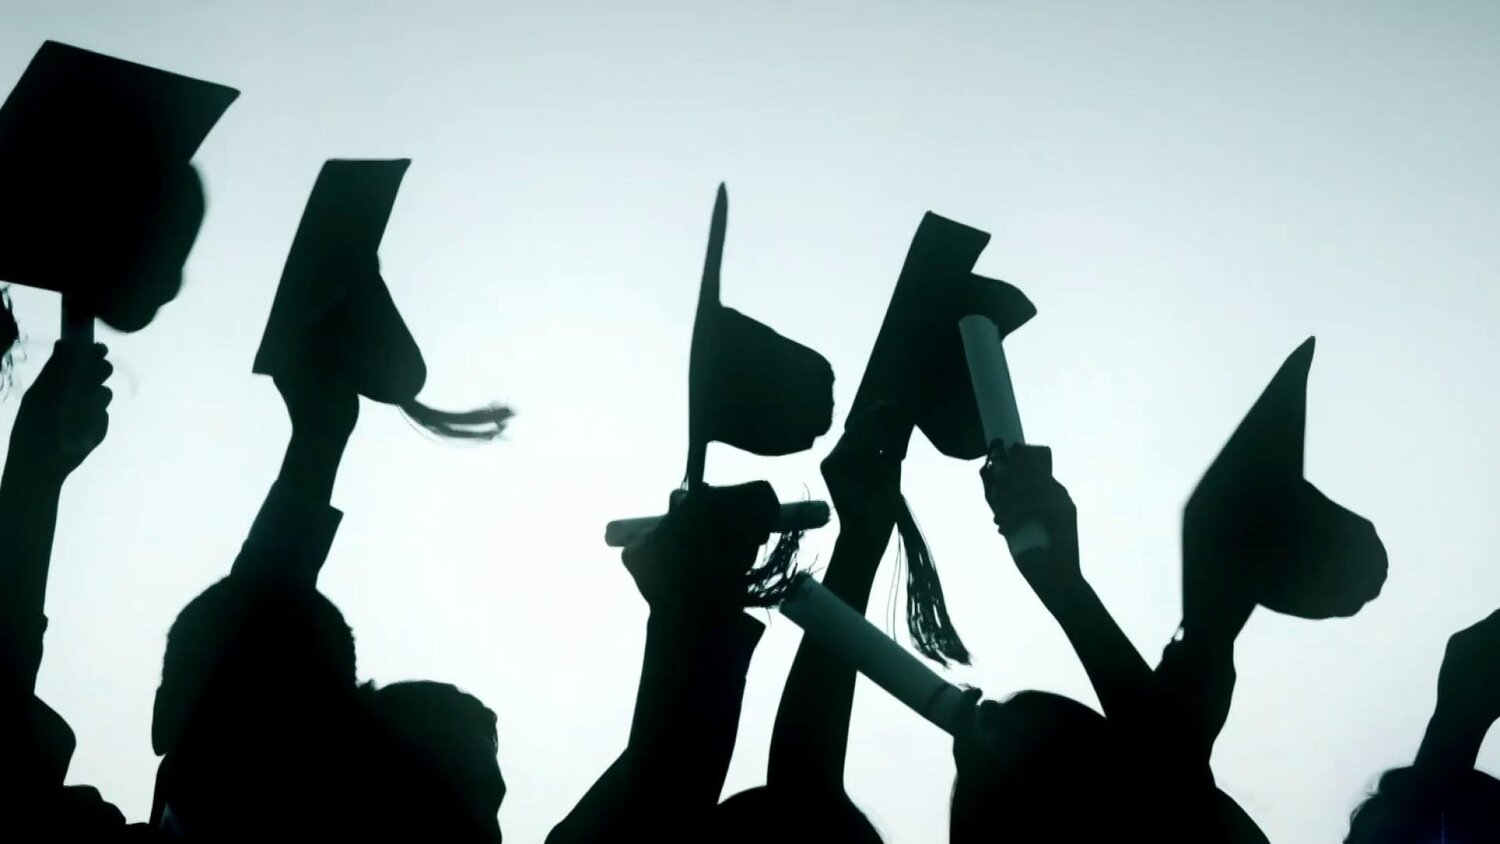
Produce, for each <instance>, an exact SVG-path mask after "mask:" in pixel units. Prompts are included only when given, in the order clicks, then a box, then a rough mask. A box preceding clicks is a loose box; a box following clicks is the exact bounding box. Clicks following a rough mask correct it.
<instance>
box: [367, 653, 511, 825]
mask: <svg viewBox="0 0 1500 844" xmlns="http://www.w3.org/2000/svg"><path fill="white" fill-rule="evenodd" d="M366 704H367V706H368V708H369V711H370V713H371V715H372V716H373V717H372V721H373V723H374V725H375V727H376V729H377V731H378V734H379V736H380V742H381V745H380V746H381V748H382V751H383V753H385V754H387V755H386V756H385V757H384V758H383V759H382V760H381V764H380V769H381V770H383V771H386V772H387V776H388V779H386V780H385V782H384V783H383V784H382V786H381V787H380V791H379V793H380V794H381V795H382V799H383V802H382V804H381V810H382V812H383V813H388V824H389V828H388V830H387V831H389V832H391V833H392V834H391V837H392V838H393V839H396V840H401V839H403V837H406V836H416V837H411V838H409V839H408V840H429V841H442V842H454V843H455V844H462V842H487V844H488V843H489V842H494V843H496V844H497V843H498V842H499V841H500V840H501V835H500V822H499V819H498V817H497V815H498V813H499V811H500V804H501V802H502V801H503V800H504V799H505V779H504V778H503V777H502V776H501V775H500V765H499V763H498V762H497V761H496V760H495V753H496V751H497V750H498V745H499V740H498V738H497V735H496V731H495V726H496V718H495V713H494V712H492V711H490V709H489V708H488V707H486V706H485V705H484V704H483V703H482V702H480V700H479V699H478V698H476V697H474V696H473V695H470V694H468V693H467V692H464V691H462V690H461V689H459V688H457V687H456V686H450V685H448V684H447V683H434V682H429V681H411V682H404V683H393V684H392V685H389V686H386V687H384V688H382V689H379V690H378V691H376V692H374V693H373V694H371V695H369V697H368V698H367V700H366Z"/></svg>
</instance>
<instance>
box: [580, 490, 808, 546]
mask: <svg viewBox="0 0 1500 844" xmlns="http://www.w3.org/2000/svg"><path fill="white" fill-rule="evenodd" d="M828 515H829V511H828V504H827V503H826V502H823V501H797V502H794V503H791V504H783V505H781V512H780V513H779V514H778V515H777V517H776V527H775V529H774V532H775V533H793V532H796V531H801V530H813V529H814V528H820V527H823V526H824V525H826V524H828ZM663 518H664V517H663V516H641V517H640V518H636V519H616V520H614V521H612V522H610V523H609V524H607V525H605V526H604V544H605V545H608V546H609V547H611V548H626V547H629V546H631V545H634V544H635V543H636V542H638V541H639V540H640V539H641V538H642V537H644V536H645V535H646V534H648V533H650V532H651V530H652V529H653V528H655V527H656V523H657V522H660V521H661V520H662V519H663Z"/></svg>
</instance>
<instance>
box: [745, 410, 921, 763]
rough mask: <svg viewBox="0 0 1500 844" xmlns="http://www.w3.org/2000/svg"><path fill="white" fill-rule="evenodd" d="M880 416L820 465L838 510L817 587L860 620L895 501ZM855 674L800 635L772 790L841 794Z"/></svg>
mask: <svg viewBox="0 0 1500 844" xmlns="http://www.w3.org/2000/svg"><path fill="white" fill-rule="evenodd" d="M892 427H893V426H891V425H889V424H885V420H884V415H883V411H881V410H877V412H876V414H875V415H872V416H867V417H866V418H864V419H854V420H851V421H850V426H849V428H848V429H847V430H846V431H845V433H844V436H843V437H842V438H841V439H840V440H839V443H838V445H837V446H835V447H834V449H833V452H832V453H831V454H829V456H828V458H827V459H825V460H824V461H823V478H824V480H825V481H826V482H827V483H828V492H829V495H830V496H831V497H832V498H833V504H834V507H835V508H836V509H837V511H838V517H839V535H838V539H837V540H836V541H835V543H834V546H833V557H832V559H831V560H830V561H829V563H828V569H827V571H825V572H824V574H823V580H822V582H823V586H824V587H825V588H826V589H828V591H829V592H832V593H833V594H834V595H835V596H837V597H838V598H839V599H840V600H841V601H843V602H844V603H846V604H848V605H849V606H850V607H851V608H853V609H854V610H855V611H856V612H859V613H861V614H863V613H864V612H865V608H866V606H867V604H868V603H869V600H870V590H871V588H872V587H873V585H874V583H875V573H876V570H877V569H878V568H879V567H880V559H881V557H882V556H884V554H885V549H886V546H887V545H889V544H890V539H891V532H892V529H893V528H894V526H895V523H896V512H897V508H898V507H899V506H900V496H901V491H900V487H901V457H900V453H901V451H902V450H903V449H901V448H900V445H901V444H900V443H899V442H897V441H895V436H894V435H893V434H892V433H891V428H892ZM854 680H855V671H854V669H853V668H852V667H850V665H849V664H848V663H847V662H845V661H843V660H840V659H838V658H837V657H835V656H834V655H833V654H830V653H829V652H828V651H826V650H825V649H823V648H822V647H819V645H818V644H817V643H816V642H814V641H813V640H812V639H810V638H808V637H806V636H804V637H803V639H802V642H801V644H800V645H799V646H798V647H797V656H796V658H795V659H794V660H793V661H792V669H791V672H790V673H789V674H788V675H787V680H786V686H785V688H784V689H783V690H782V693H781V705H780V706H779V707H778V708H777V710H776V726H775V728H774V730H773V732H772V733H771V755H770V761H769V764H768V766H767V771H766V781H767V783H768V784H769V785H770V786H771V787H773V788H776V789H792V790H794V791H809V790H811V791H824V792H826V791H832V792H842V791H843V788H844V758H845V755H846V753H847V750H848V746H849V718H850V713H851V711H852V710H853V707H854V684H855V683H854Z"/></svg>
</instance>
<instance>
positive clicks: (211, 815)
mask: <svg viewBox="0 0 1500 844" xmlns="http://www.w3.org/2000/svg"><path fill="white" fill-rule="evenodd" d="M354 676H355V675H354V638H353V634H352V633H351V632H350V630H349V627H348V625H347V624H346V623H345V621H344V618H343V616H342V615H341V614H340V613H339V611H338V609H337V608H336V607H334V605H333V604H332V603H331V602H329V601H328V599H327V598H325V597H323V596H322V595H321V594H319V593H318V592H317V591H316V590H314V589H312V588H311V587H309V586H306V585H303V584H298V583H294V582H291V581H283V580H278V579H272V578H253V577H245V576H230V577H227V578H225V579H223V580H220V581H219V582H218V583H215V584H214V585H213V586H210V587H209V588H208V589H206V590H204V591H203V593H202V594H200V595H199V596H198V597H196V598H194V599H193V600H192V601H191V602H189V603H188V605H187V606H186V607H185V608H183V610H182V612H181V613H180V614H179V615H178V617H177V620H176V621H175V622H174V623H173V625H172V629H171V631H170V632H169V633H168V635H167V649H166V656H165V659H164V660H163V664H162V679H161V685H160V686H159V687H158V688H157V691H156V703H155V710H154V712H153V717H152V724H151V742H152V746H153V748H155V750H156V752H157V753H158V754H165V755H166V757H167V758H166V761H165V763H164V776H163V782H162V783H161V784H160V785H159V788H160V789H161V790H162V791H164V792H165V793H164V794H159V795H158V801H159V802H163V803H165V804H167V805H169V806H170V807H171V809H172V810H173V812H174V814H175V815H176V816H177V817H178V818H179V820H180V821H181V822H182V823H183V824H184V826H185V828H187V829H189V830H190V831H191V833H190V834H194V835H206V836H212V835H220V834H226V832H227V831H228V830H245V829H247V827H248V825H249V824H250V823H251V820H252V819H255V820H257V821H262V822H263V821H264V819H265V818H270V817H280V818H282V819H283V822H284V823H285V825H287V826H289V827H290V826H298V825H304V824H308V825H310V824H315V823H316V824H318V827H319V828H324V825H323V821H324V820H326V819H327V818H330V817H338V816H339V815H340V812H342V811H343V809H342V808H341V803H340V800H341V799H342V798H343V796H344V795H346V794H353V793H355V792H357V791H359V790H360V789H359V787H357V786H356V785H354V784H353V783H352V781H351V771H353V770H357V769H358V767H359V766H358V765H357V763H355V762H354V760H353V759H352V757H351V755H350V754H351V753H352V752H353V751H354V749H355V748H356V747H357V745H358V741H359V739H358V738H357V737H355V736H353V735H352V728H353V726H354V724H355V721H356V719H355V718H354V714H355V679H354ZM273 807H274V808H273ZM308 828H309V829H310V828H311V827H310V826H309V827H308Z"/></svg>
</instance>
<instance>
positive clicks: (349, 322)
mask: <svg viewBox="0 0 1500 844" xmlns="http://www.w3.org/2000/svg"><path fill="white" fill-rule="evenodd" d="M410 164H411V160H410V159H396V160H390V161H354V160H337V159H335V160H330V161H327V162H325V163H324V164H323V169H322V171H321V172H320V173H319V174H318V180H317V182H316V183H315V184H314V185H313V190H312V195H311V196H310V197H309V198H308V200H307V208H306V209H305V210H304V211H303V213H302V222H301V224H300V225H299V226H298V228H297V234H296V237H295V238H294V239H293V241H292V248H291V252H290V253H289V254H288V255H287V259H286V266H285V268H284V269H283V270H282V274H281V284H280V286H278V287H277V288H276V299H275V300H274V301H273V302H272V304H271V315H270V317H269V318H268V319H267V320H266V330H265V334H264V335H262V336H261V341H260V349H259V351H257V352H256V354H255V364H254V367H253V371H254V372H255V373H257V374H260V375H273V376H274V375H277V374H279V373H282V372H286V371H288V369H290V368H292V367H299V366H329V367H333V368H336V369H337V370H338V371H340V372H342V373H344V374H345V375H346V376H347V377H348V378H349V379H350V381H352V382H353V384H354V387H355V389H356V391H357V392H358V393H359V394H360V395H362V396H364V397H366V398H369V399H372V400H374V401H378V402H382V403H384V404H393V405H396V406H397V407H400V408H401V409H402V411H404V412H405V413H406V415H407V416H408V417H410V418H411V419H412V421H414V422H416V423H418V424H419V425H421V426H422V427H424V428H426V429H427V430H429V431H432V432H433V433H435V434H438V435H440V436H444V437H452V438H459V439H493V438H495V437H496V436H498V435H499V434H500V432H501V431H502V430H504V427H505V422H506V420H508V419H509V418H510V417H511V416H512V415H513V414H512V412H511V410H510V409H509V408H507V407H504V406H502V405H499V404H490V405H487V406H485V407H482V408H479V409H477V410H472V411H464V412H458V413H452V412H447V411H441V410H435V409H433V408H431V407H428V406H427V405H425V404H423V403H421V402H419V401H417V398H416V396H417V393H419V392H421V390H422V385H423V384H424V383H425V382H426V380H427V365H426V363H425V362H423V360H422V352H421V350H420V349H419V348H417V342H416V340H415V339H413V337H412V335H411V332H410V331H409V330H407V328H406V323H405V322H403V321H402V319H401V314H400V312H399V311H397V310H396V304H395V302H394V301H392V299H391V292H390V289H389V288H387V287H386V284H385V279H383V278H382V277H381V275H380V258H379V251H380V241H381V239H382V238H383V237H384V236H385V228H386V223H387V222H388V221H389V220H390V216H391V209H392V208H393V207H394V206H395V203H396V193H397V191H399V190H400V188H401V179H402V177H403V176H405V175H406V169H407V167H408V166H409V165H410ZM309 355H316V356H317V357H318V358H319V359H317V360H309V359H308V358H309Z"/></svg>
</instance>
